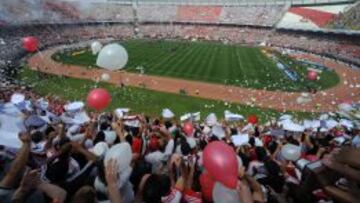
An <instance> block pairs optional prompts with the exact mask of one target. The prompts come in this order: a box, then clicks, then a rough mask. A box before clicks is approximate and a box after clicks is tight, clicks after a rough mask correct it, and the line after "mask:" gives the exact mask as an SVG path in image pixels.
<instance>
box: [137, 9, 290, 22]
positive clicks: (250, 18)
mask: <svg viewBox="0 0 360 203" xmlns="http://www.w3.org/2000/svg"><path fill="white" fill-rule="evenodd" d="M284 12H285V10H284V6H258V7H257V6H232V7H225V6H170V5H139V6H138V8H137V17H138V19H139V21H140V22H188V23H215V24H233V25H256V26H266V27H271V26H274V25H275V23H276V22H277V21H279V20H280V18H281V16H282V14H283V13H284Z"/></svg>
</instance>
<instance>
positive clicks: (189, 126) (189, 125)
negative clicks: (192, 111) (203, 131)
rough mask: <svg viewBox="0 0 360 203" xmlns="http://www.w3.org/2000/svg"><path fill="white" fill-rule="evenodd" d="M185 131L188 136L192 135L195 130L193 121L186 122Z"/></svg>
mask: <svg viewBox="0 0 360 203" xmlns="http://www.w3.org/2000/svg"><path fill="white" fill-rule="evenodd" d="M183 131H184V132H185V134H186V135H187V136H190V135H192V134H193V132H194V127H193V125H192V123H191V122H186V123H184V127H183Z"/></svg>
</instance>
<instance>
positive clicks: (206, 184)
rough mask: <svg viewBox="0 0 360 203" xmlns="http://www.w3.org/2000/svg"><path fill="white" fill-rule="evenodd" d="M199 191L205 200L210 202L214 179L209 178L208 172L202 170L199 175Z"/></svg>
mask: <svg viewBox="0 0 360 203" xmlns="http://www.w3.org/2000/svg"><path fill="white" fill-rule="evenodd" d="M199 180H200V185H201V193H202V195H203V197H204V198H205V200H206V201H208V202H212V201H213V199H212V191H213V189H214V185H215V180H214V179H212V178H211V176H210V174H209V173H207V172H206V171H204V172H203V173H202V174H201V175H200V177H199Z"/></svg>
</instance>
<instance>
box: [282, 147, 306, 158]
mask: <svg viewBox="0 0 360 203" xmlns="http://www.w3.org/2000/svg"><path fill="white" fill-rule="evenodd" d="M281 155H282V156H283V157H284V158H285V159H286V160H289V161H296V160H298V159H299V158H300V155H301V149H300V147H299V146H296V145H293V144H286V145H284V146H283V147H282V149H281Z"/></svg>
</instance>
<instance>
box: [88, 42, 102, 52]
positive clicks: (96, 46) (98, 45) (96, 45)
mask: <svg viewBox="0 0 360 203" xmlns="http://www.w3.org/2000/svg"><path fill="white" fill-rule="evenodd" d="M101 48H102V44H101V43H100V42H98V41H95V42H93V43H91V51H92V54H93V55H96V54H97V53H99V51H100V50H101Z"/></svg>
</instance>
